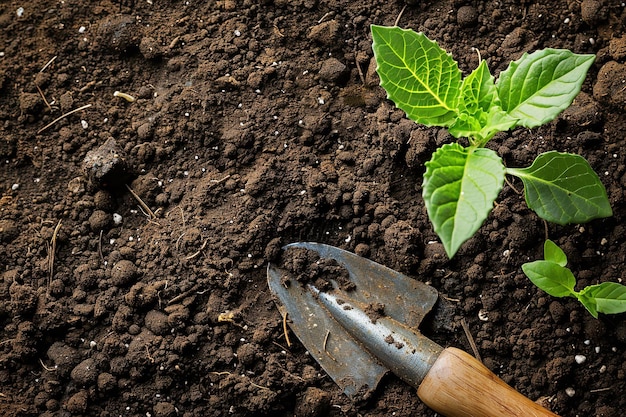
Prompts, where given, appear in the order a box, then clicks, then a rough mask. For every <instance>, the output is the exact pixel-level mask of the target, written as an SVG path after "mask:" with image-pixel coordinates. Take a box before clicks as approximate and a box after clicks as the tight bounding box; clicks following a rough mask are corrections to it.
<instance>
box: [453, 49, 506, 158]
mask: <svg viewBox="0 0 626 417" xmlns="http://www.w3.org/2000/svg"><path fill="white" fill-rule="evenodd" d="M499 102H500V100H499V99H498V92H497V90H496V86H495V84H494V81H493V76H492V75H491V73H489V68H488V67H487V62H486V61H481V62H480V64H479V65H478V67H477V68H476V69H475V70H474V71H472V73H471V74H470V75H468V76H467V77H466V78H465V79H464V80H463V82H462V84H461V92H460V96H459V105H458V109H459V110H458V111H459V115H458V119H457V121H456V122H455V123H454V124H453V125H452V126H451V127H450V134H452V135H453V136H454V137H457V138H458V137H471V138H474V139H477V140H478V143H477V145H479V146H483V145H484V144H485V143H487V141H488V140H489V139H491V138H492V137H493V135H495V134H496V133H498V132H502V131H504V130H508V129H510V128H511V127H513V126H515V123H516V122H517V120H516V119H514V118H512V117H510V116H509V115H508V114H507V113H506V112H504V111H503V110H502V108H501V107H500V105H499Z"/></svg>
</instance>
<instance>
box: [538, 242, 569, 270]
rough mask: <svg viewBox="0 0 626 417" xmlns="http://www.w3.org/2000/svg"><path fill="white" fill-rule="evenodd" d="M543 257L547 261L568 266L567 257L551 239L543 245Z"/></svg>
mask: <svg viewBox="0 0 626 417" xmlns="http://www.w3.org/2000/svg"><path fill="white" fill-rule="evenodd" d="M543 257H544V259H545V260H546V261H550V262H554V263H555V264H557V265H560V266H565V265H567V255H565V252H563V250H562V249H561V248H559V247H558V246H557V245H556V243H554V242H553V241H551V240H550V239H547V240H546V242H545V243H544V244H543Z"/></svg>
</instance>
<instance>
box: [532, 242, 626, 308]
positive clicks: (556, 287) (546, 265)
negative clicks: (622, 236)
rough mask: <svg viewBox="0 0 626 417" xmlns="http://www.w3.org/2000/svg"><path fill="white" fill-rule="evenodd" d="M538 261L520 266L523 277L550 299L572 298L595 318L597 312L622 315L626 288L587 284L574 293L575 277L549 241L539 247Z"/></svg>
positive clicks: (555, 246) (562, 255)
mask: <svg viewBox="0 0 626 417" xmlns="http://www.w3.org/2000/svg"><path fill="white" fill-rule="evenodd" d="M543 257H544V260H542V261H534V262H529V263H525V264H524V265H522V270H523V271H524V274H526V276H527V277H528V278H529V279H530V280H531V281H532V282H533V284H535V285H536V286H537V287H539V288H541V289H542V290H543V291H545V292H546V293H548V294H550V295H551V296H553V297H573V298H576V299H578V301H580V303H581V304H582V305H583V306H585V308H586V309H587V311H589V313H591V315H592V316H593V317H595V318H598V313H604V314H618V313H624V312H626V286H624V285H622V284H618V283H616V282H603V283H602V284H597V285H589V286H587V287H585V288H583V289H582V290H580V291H576V290H575V289H574V287H575V286H576V278H575V277H574V274H573V273H572V271H570V269H569V268H567V267H566V265H567V256H565V253H564V252H563V250H561V248H559V247H558V246H557V245H556V244H555V243H554V242H552V241H551V240H546V242H545V244H544V246H543Z"/></svg>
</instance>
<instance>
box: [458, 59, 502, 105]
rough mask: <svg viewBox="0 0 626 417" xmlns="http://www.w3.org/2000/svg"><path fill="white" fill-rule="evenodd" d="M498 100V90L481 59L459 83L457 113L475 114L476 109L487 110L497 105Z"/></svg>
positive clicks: (484, 62)
mask: <svg viewBox="0 0 626 417" xmlns="http://www.w3.org/2000/svg"><path fill="white" fill-rule="evenodd" d="M498 101H499V100H498V91H497V90H496V85H495V83H494V81H493V76H492V75H491V73H490V72H489V67H487V61H481V62H480V64H479V65H478V67H476V69H475V70H474V71H472V73H471V74H470V75H468V76H467V77H466V78H465V79H464V80H463V82H462V83H461V95H460V99H459V113H466V114H475V113H476V112H478V110H482V111H484V112H489V110H490V109H491V108H492V107H493V106H494V105H498Z"/></svg>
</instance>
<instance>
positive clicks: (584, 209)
mask: <svg viewBox="0 0 626 417" xmlns="http://www.w3.org/2000/svg"><path fill="white" fill-rule="evenodd" d="M507 173H508V174H511V175H515V176H516V177H519V178H521V179H522V182H523V183H524V194H525V196H526V203H527V204H528V207H530V208H531V209H532V210H534V211H535V212H536V213H537V214H538V215H539V217H541V218H543V219H545V220H547V221H549V222H553V223H557V224H568V223H584V222H588V221H590V220H593V219H597V218H601V217H609V216H611V215H612V214H613V211H612V210H611V205H610V203H609V199H608V197H607V194H606V190H605V188H604V185H602V182H601V181H600V178H599V177H598V175H597V174H596V173H595V172H594V171H593V169H591V167H590V166H589V163H588V162H587V161H586V160H585V159H584V158H583V157H581V156H580V155H575V154H569V153H560V152H556V151H551V152H546V153H543V154H541V155H539V156H538V157H537V158H536V159H535V161H534V162H533V164H532V165H531V166H530V167H528V168H521V169H520V168H509V169H507Z"/></svg>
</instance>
